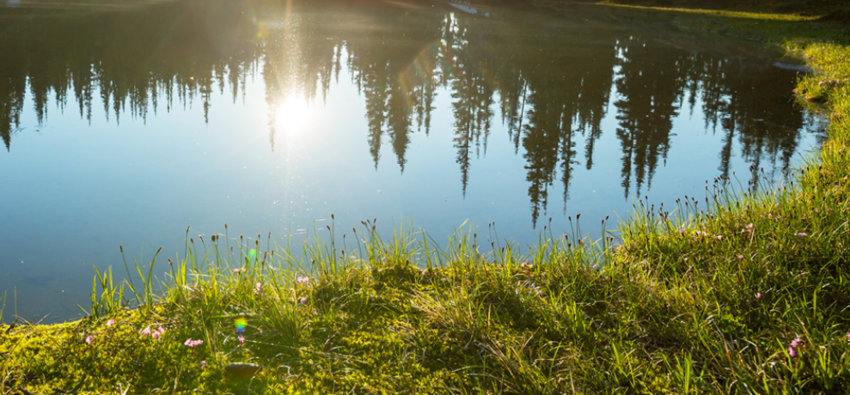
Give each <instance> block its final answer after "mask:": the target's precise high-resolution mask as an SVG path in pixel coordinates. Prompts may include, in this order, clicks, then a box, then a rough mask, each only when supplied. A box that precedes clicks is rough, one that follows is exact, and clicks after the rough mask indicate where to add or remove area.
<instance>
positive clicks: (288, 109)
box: [275, 97, 314, 134]
mask: <svg viewBox="0 0 850 395" xmlns="http://www.w3.org/2000/svg"><path fill="white" fill-rule="evenodd" d="M313 112H314V111H313V109H312V108H311V106H310V105H309V104H308V103H307V101H306V100H304V99H303V98H300V97H288V98H287V99H286V100H285V101H283V103H280V104H279V105H278V107H277V111H276V112H275V126H277V129H278V130H280V131H282V132H284V133H288V134H301V133H304V132H305V131H307V129H309V126H310V123H311V122H310V121H311V120H312V117H313Z"/></svg>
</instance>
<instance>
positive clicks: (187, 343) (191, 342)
mask: <svg viewBox="0 0 850 395" xmlns="http://www.w3.org/2000/svg"><path fill="white" fill-rule="evenodd" d="M201 344H204V341H203V340H192V338H191V337H190V338H188V339H186V341H185V342H183V345H184V346H187V347H195V346H200V345H201Z"/></svg>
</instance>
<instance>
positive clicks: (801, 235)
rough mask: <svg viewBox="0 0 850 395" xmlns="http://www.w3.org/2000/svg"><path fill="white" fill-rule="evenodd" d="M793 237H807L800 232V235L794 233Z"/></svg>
mask: <svg viewBox="0 0 850 395" xmlns="http://www.w3.org/2000/svg"><path fill="white" fill-rule="evenodd" d="M794 236H797V237H807V236H808V234H806V233H802V232H800V233H794Z"/></svg>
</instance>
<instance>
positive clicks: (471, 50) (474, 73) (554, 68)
mask: <svg viewBox="0 0 850 395" xmlns="http://www.w3.org/2000/svg"><path fill="white" fill-rule="evenodd" d="M282 4H285V3H278V4H277V5H275V6H274V7H272V6H271V5H270V4H269V3H251V2H248V1H245V2H235V1H220V2H200V1H191V0H190V1H184V2H177V3H167V4H162V5H158V6H154V7H151V8H147V9H136V10H131V11H116V12H108V13H89V14H85V15H73V16H70V17H67V16H66V17H61V18H60V17H58V16H56V15H50V16H48V17H44V18H41V17H34V16H33V15H30V13H31V11H26V10H14V9H12V10H5V11H3V14H5V15H4V17H3V18H4V19H0V21H2V23H0V53H2V54H3V56H0V135H2V139H3V142H4V143H5V146H6V148H7V150H8V149H10V145H11V141H10V140H11V139H12V134H14V133H16V130H17V129H19V128H20V115H21V113H22V111H23V109H24V106H25V105H27V104H26V103H24V98H25V94H26V90H29V95H30V97H31V98H32V105H33V106H34V109H35V112H36V114H37V116H38V119H39V120H40V121H43V120H45V119H47V117H48V107H49V104H50V102H51V101H55V102H56V104H57V107H58V108H60V109H64V111H68V110H70V109H73V111H79V113H80V116H81V117H83V118H86V119H89V120H90V119H91V109H92V106H95V105H102V106H103V108H104V110H105V111H106V113H107V116H109V117H114V121H115V122H119V121H120V117H121V116H124V114H122V113H129V114H130V115H131V116H133V117H138V118H141V119H145V117H147V116H148V115H149V114H148V111H149V110H153V111H156V109H157V107H158V106H157V104H158V103H159V102H164V103H165V106H164V108H165V109H166V110H170V109H171V108H172V107H174V106H188V105H193V104H194V105H202V106H203V109H204V112H205V114H206V113H208V112H209V111H210V108H209V107H210V104H209V99H210V96H211V95H212V94H213V93H214V92H216V91H217V92H218V93H225V92H227V94H229V95H232V96H233V100H237V99H238V97H239V95H240V91H241V92H243V93H244V86H245V83H246V78H247V77H249V76H251V75H253V74H254V73H257V72H259V73H261V75H262V78H263V80H264V82H265V85H266V91H267V93H266V98H267V101H268V102H269V108H272V109H273V108H276V107H277V104H278V103H277V101H278V100H282V98H284V97H286V96H287V94H288V93H291V92H298V93H299V94H302V95H306V96H307V97H308V98H311V99H315V100H321V99H322V98H323V97H325V96H326V95H327V94H328V91H329V89H330V88H331V82H332V81H334V80H337V79H339V78H340V72H341V71H343V70H347V72H348V73H349V75H348V76H343V78H351V79H352V81H354V82H355V84H356V85H357V87H358V89H359V91H360V93H361V95H362V96H363V98H364V99H365V102H366V109H367V113H366V114H365V116H366V118H367V120H368V130H366V131H364V133H365V136H364V138H365V139H367V140H368V142H369V146H370V151H371V155H372V157H373V159H374V163H375V166H376V167H377V166H378V165H379V163H380V160H381V159H382V158H380V157H379V152H380V147H381V146H382V144H389V145H390V146H391V147H392V152H393V153H394V155H395V157H394V158H393V160H394V161H395V162H397V163H398V165H399V166H400V168H401V171H402V172H403V171H404V166H405V163H406V159H405V155H406V152H407V150H408V149H409V148H410V147H408V143H409V138H410V135H411V133H428V132H429V129H430V127H431V115H432V111H433V110H434V106H433V102H434V100H435V97H436V95H437V92H438V91H440V90H444V91H446V92H447V93H448V94H449V95H450V97H451V102H452V108H451V111H452V112H453V115H454V139H453V144H454V147H455V148H456V149H457V156H456V160H457V164H458V168H459V172H460V181H461V188H463V190H464V192H465V191H466V187H467V184H468V183H469V182H470V181H469V167H470V159H471V158H474V157H477V156H481V155H486V151H487V141H488V139H489V138H494V136H490V131H491V125H492V124H493V123H494V122H502V123H503V124H504V125H506V127H507V130H508V135H507V136H495V138H508V139H510V141H511V142H512V144H513V146H514V147H515V150H516V152H517V154H519V155H522V157H523V158H525V161H526V165H525V169H526V174H527V175H526V177H527V181H528V183H529V186H528V195H529V198H530V200H531V208H532V217H533V219H534V221H536V219H537V217H538V216H539V213H540V211H541V210H545V208H546V205H547V202H548V200H549V198H550V197H549V195H548V191H549V187H550V186H551V185H553V183H555V182H558V183H563V185H564V188H565V189H564V196H561V197H559V198H560V199H563V200H564V201H566V199H567V198H568V193H569V186H570V180H571V173H572V172H573V170H574V169H576V168H578V167H579V166H584V167H585V168H587V169H590V168H592V166H593V165H594V159H593V155H594V146H595V145H594V143H595V142H596V141H597V140H598V139H599V138H600V136H601V135H602V133H603V130H602V127H601V122H602V119H603V118H604V117H605V116H606V115H608V114H606V111H609V108H610V111H616V114H611V115H612V116H616V120H617V123H618V126H617V128H616V130H610V131H606V133H615V134H616V137H617V138H618V139H619V141H620V149H621V150H622V156H621V167H622V180H621V181H622V187H623V193H624V195H625V196H627V197H628V196H630V194H634V193H639V192H640V191H641V190H642V189H647V188H649V187H650V186H651V184H652V178H653V174H654V173H655V171H656V170H657V169H658V167H659V165H661V166H664V162H665V161H666V159H667V156H668V152H669V151H670V149H671V148H673V147H671V133H673V122H674V119H675V118H676V117H677V116H679V115H682V114H684V116H687V115H688V113H689V112H690V113H692V112H693V111H694V108H697V107H698V108H700V109H701V111H702V112H703V113H704V114H705V117H706V131H707V132H708V133H720V134H722V137H723V141H724V143H725V146H724V149H723V150H722V151H721V152H719V153H718V159H719V160H718V162H719V164H718V167H719V172H720V174H724V175H725V174H728V172H729V161H730V158H731V157H732V156H733V153H732V152H731V150H732V143H733V142H734V141H736V140H737V141H738V142H739V143H740V145H741V146H742V152H740V153H739V154H736V155H738V156H740V157H742V158H744V160H745V161H746V162H748V163H750V164H752V165H754V166H753V167H754V168H759V167H762V166H764V164H763V163H762V162H764V161H768V162H770V165H771V166H773V167H774V168H776V167H777V166H787V165H788V162H789V160H790V159H791V157H792V155H793V153H794V151H795V149H796V148H797V144H798V141H799V133H800V130H801V129H803V128H804V127H805V126H806V125H804V123H805V118H804V115H803V114H802V113H801V112H800V111H799V110H797V109H795V108H794V106H793V104H792V103H791V102H790V92H791V90H792V88H793V84H794V76H793V73H792V72H788V71H784V70H779V69H775V68H771V67H770V63H769V62H768V61H766V60H757V59H756V60H752V59H749V58H747V57H744V56H741V55H737V54H732V55H730V54H729V53H728V52H729V51H725V52H724V51H719V50H715V51H710V50H703V51H700V52H696V51H690V50H687V49H682V47H681V45H677V43H675V42H671V41H670V40H675V38H670V37H668V36H669V34H668V33H665V32H662V31H652V30H650V31H640V33H638V32H637V31H635V30H628V29H626V28H624V27H614V24H611V23H606V22H604V21H603V20H600V18H602V17H601V16H596V17H595V18H585V17H580V18H578V17H577V18H574V19H572V17H570V16H567V17H568V18H571V19H570V20H569V21H568V22H569V23H564V22H563V21H560V22H558V21H556V20H554V19H547V18H544V17H535V18H529V17H527V16H523V17H522V18H519V17H514V16H509V15H506V16H502V15H492V16H490V17H485V16H482V15H480V14H479V15H469V14H466V13H460V12H456V13H454V14H451V13H450V11H451V10H452V9H446V8H439V7H437V8H430V7H428V8H418V7H413V6H411V7H401V6H391V5H367V4H360V5H351V4H348V5H339V4H337V5H336V6H334V7H333V8H331V10H332V11H327V10H322V11H321V12H320V11H319V9H318V6H315V5H312V4H315V3H311V5H303V4H299V3H293V4H291V5H290V6H289V8H286V7H284V5H282ZM258 7H260V8H258ZM455 11H457V10H455ZM686 45H687V44H686ZM690 45H691V46H694V45H695V44H690ZM733 52H734V51H733ZM343 65H344V66H345V67H343ZM754 86H755V87H758V89H757V90H756V89H753V87H754ZM69 91H72V92H69ZM69 93H70V95H69ZM96 95H99V96H100V97H99V98H97V99H95V98H93V96H96ZM69 96H71V97H73V100H69ZM175 99H176V100H175ZM69 102H70V103H69ZM609 105H612V106H611V107H609ZM159 108H160V109H161V108H163V107H162V106H161V105H160V106H159ZM495 111H498V112H499V116H500V117H499V119H498V120H497V119H494V116H495V114H494V112H495ZM275 125H276V121H275V113H274V112H271V113H270V114H269V128H270V138H271V144H272V149H273V148H274V134H275ZM580 140H583V143H584V144H583V145H584V147H585V149H584V152H577V151H576V143H577V142H578V141H580ZM753 175H754V176H755V175H756V174H755V173H754V174H753ZM556 179H557V180H556Z"/></svg>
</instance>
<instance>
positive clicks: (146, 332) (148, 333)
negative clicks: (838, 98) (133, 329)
mask: <svg viewBox="0 0 850 395" xmlns="http://www.w3.org/2000/svg"><path fill="white" fill-rule="evenodd" d="M150 335H151V328H145V330H143V331H142V336H150Z"/></svg>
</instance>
